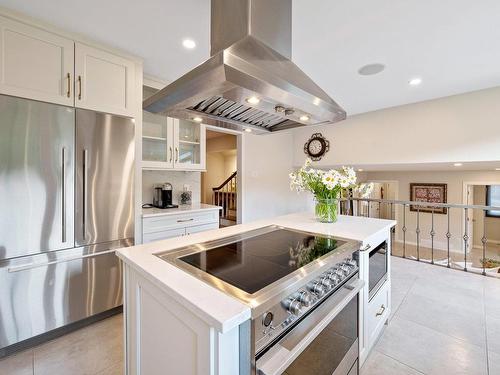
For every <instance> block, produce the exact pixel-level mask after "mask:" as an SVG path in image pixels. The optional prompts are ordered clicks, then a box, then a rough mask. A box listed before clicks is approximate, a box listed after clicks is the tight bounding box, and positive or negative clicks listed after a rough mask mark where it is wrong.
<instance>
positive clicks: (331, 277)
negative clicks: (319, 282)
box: [328, 271, 341, 285]
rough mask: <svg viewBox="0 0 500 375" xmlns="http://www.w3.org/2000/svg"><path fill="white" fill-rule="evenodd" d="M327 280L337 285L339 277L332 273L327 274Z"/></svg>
mask: <svg viewBox="0 0 500 375" xmlns="http://www.w3.org/2000/svg"><path fill="white" fill-rule="evenodd" d="M328 278H329V279H330V280H332V283H333V285H337V284H338V283H340V281H341V279H340V276H339V275H337V274H336V273H335V272H334V271H331V272H328Z"/></svg>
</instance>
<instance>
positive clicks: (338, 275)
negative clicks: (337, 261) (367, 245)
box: [333, 268, 345, 281]
mask: <svg viewBox="0 0 500 375" xmlns="http://www.w3.org/2000/svg"><path fill="white" fill-rule="evenodd" d="M333 274H334V275H335V276H337V277H338V278H339V281H342V280H344V276H345V275H344V272H342V270H340V269H339V268H336V269H335V270H334V271H333Z"/></svg>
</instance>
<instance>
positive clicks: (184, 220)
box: [177, 218, 194, 223]
mask: <svg viewBox="0 0 500 375" xmlns="http://www.w3.org/2000/svg"><path fill="white" fill-rule="evenodd" d="M193 220H194V219H193V218H191V219H179V220H177V222H178V223H185V222H188V221H193Z"/></svg>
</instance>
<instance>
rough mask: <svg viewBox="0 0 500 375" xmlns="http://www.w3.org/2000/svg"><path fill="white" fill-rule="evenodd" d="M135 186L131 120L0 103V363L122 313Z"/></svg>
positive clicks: (0, 99) (24, 103) (10, 101)
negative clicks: (119, 253) (123, 259)
mask: <svg viewBox="0 0 500 375" xmlns="http://www.w3.org/2000/svg"><path fill="white" fill-rule="evenodd" d="M133 180H134V122H133V120H132V119H129V118H124V117H118V116H112V115H109V114H103V113H96V112H93V111H88V110H81V109H75V108H70V107H64V106H59V105H53V104H47V103H41V102H36V101H32V100H27V99H19V98H14V97H9V96H3V95H0V357H1V356H2V355H5V354H7V353H8V352H10V351H11V350H13V349H16V348H18V347H19V346H22V345H23V344H26V343H29V342H30V341H27V342H26V341H25V342H24V343H23V341H24V340H27V339H30V340H31V342H32V341H36V340H37V339H38V338H40V337H36V336H38V335H42V334H45V335H44V336H42V337H47V334H46V333H47V332H57V331H61V329H59V328H61V327H65V326H67V325H69V324H71V323H75V322H78V321H81V320H82V319H85V318H88V317H91V316H95V315H96V314H100V313H103V312H105V311H107V310H110V309H113V308H114V307H117V306H119V305H121V303H122V269H121V266H120V263H119V261H118V258H117V257H116V256H115V254H114V250H113V249H116V248H118V247H123V246H128V245H131V244H132V243H133V228H134V214H133V212H134V210H133V206H134V205H133ZM75 324H78V323H75ZM56 329H59V330H56ZM62 329H63V330H64V328H62ZM54 330H56V331H54ZM49 335H50V334H49Z"/></svg>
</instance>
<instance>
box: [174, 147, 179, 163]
mask: <svg viewBox="0 0 500 375" xmlns="http://www.w3.org/2000/svg"><path fill="white" fill-rule="evenodd" d="M175 155H176V156H175V162H176V163H177V162H179V148H178V147H176V148H175Z"/></svg>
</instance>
